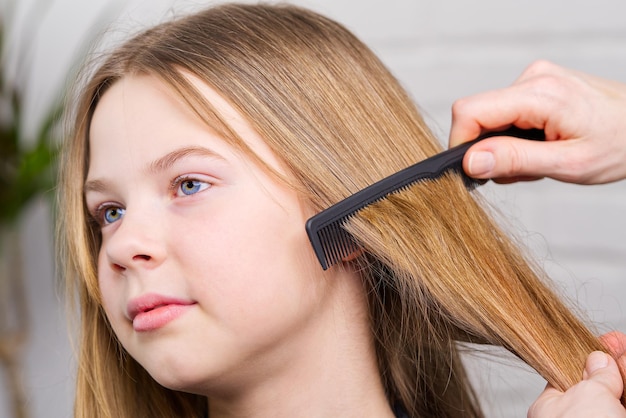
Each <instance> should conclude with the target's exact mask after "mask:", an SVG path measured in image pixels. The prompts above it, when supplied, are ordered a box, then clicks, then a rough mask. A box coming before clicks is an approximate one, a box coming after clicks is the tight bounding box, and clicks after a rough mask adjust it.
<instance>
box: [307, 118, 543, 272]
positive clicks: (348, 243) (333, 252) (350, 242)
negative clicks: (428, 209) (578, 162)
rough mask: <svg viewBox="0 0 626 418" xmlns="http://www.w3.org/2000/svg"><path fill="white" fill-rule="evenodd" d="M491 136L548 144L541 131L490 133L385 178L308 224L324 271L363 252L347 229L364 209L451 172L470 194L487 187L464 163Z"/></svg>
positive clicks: (308, 221)
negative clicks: (460, 177)
mask: <svg viewBox="0 0 626 418" xmlns="http://www.w3.org/2000/svg"><path fill="white" fill-rule="evenodd" d="M491 136H513V137H518V138H524V139H532V140H539V141H541V140H545V133H544V132H543V130H540V129H520V128H517V127H515V126H512V127H510V128H508V129H506V130H504V131H499V132H487V133H485V134H482V135H481V136H480V137H478V138H476V139H475V140H473V141H471V142H466V143H464V144H461V145H458V146H456V147H454V148H450V149H449V150H447V151H443V152H441V153H439V154H437V155H434V156H432V157H430V158H427V159H425V160H423V161H420V162H419V163H417V164H413V165H412V166H410V167H407V168H405V169H404V170H401V171H399V172H397V173H395V174H392V175H390V176H389V177H385V178H384V179H382V180H380V181H378V182H376V183H374V184H371V185H369V186H367V187H366V188H364V189H363V190H360V191H358V192H356V193H355V194H353V195H351V196H348V197H347V198H345V199H343V200H341V201H339V202H337V203H336V204H334V205H332V206H330V207H329V208H327V209H325V210H323V211H321V212H320V213H318V214H317V215H315V216H313V217H311V218H310V219H309V220H307V222H306V231H307V234H308V236H309V240H310V241H311V245H312V246H313V250H314V251H315V255H316V256H317V258H318V260H319V262H320V264H321V265H322V268H323V269H324V270H326V269H328V268H329V267H330V266H332V265H333V264H336V263H338V262H339V261H341V260H342V259H344V258H346V257H348V256H350V255H351V254H352V253H354V252H355V251H358V250H359V246H358V245H357V243H356V242H355V240H354V238H353V237H352V236H351V235H350V234H349V233H348V232H347V231H346V230H345V229H344V225H345V224H346V222H347V221H348V220H349V219H350V218H351V217H352V216H354V215H355V214H356V213H357V212H358V211H360V210H361V209H363V208H364V207H366V206H368V205H371V204H372V203H374V202H377V201H379V200H381V199H384V198H385V197H387V196H388V195H390V194H392V193H397V192H399V191H402V190H405V189H407V188H408V187H410V186H411V185H413V184H415V183H417V182H418V181H422V180H425V179H435V178H438V177H440V176H441V175H442V174H443V173H445V172H447V171H458V172H459V173H460V174H461V175H462V176H463V179H464V180H465V186H466V187H467V188H468V189H470V190H471V189H474V188H475V187H476V186H479V185H481V184H484V183H485V180H476V179H472V178H470V177H468V176H467V175H466V174H465V173H464V171H463V167H462V161H463V157H464V156H465V153H466V152H467V150H468V149H469V148H470V147H471V146H472V145H474V144H475V143H476V142H478V141H480V140H482V139H485V138H488V137H491Z"/></svg>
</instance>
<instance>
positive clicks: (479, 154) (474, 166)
mask: <svg viewBox="0 0 626 418" xmlns="http://www.w3.org/2000/svg"><path fill="white" fill-rule="evenodd" d="M495 165H496V159H495V158H494V156H493V154H492V153H490V152H487V151H476V152H472V153H470V156H469V167H468V169H469V173H468V174H470V175H473V176H480V175H482V174H487V173H489V172H490V171H491V170H493V167H494V166H495Z"/></svg>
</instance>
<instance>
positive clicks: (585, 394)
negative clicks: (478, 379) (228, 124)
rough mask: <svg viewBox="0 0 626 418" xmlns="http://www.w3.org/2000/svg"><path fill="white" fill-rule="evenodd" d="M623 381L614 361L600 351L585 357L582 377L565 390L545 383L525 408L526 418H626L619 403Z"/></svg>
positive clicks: (624, 411)
mask: <svg viewBox="0 0 626 418" xmlns="http://www.w3.org/2000/svg"><path fill="white" fill-rule="evenodd" d="M622 391H623V381H622V378H621V376H620V373H619V370H618V368H617V364H616V363H615V360H614V359H613V358H612V357H611V356H610V355H608V354H606V353H603V352H601V351H596V352H593V353H591V354H590V355H589V357H588V358H587V362H586V364H585V370H584V373H583V380H582V381H581V382H579V383H578V384H576V385H574V386H572V387H571V388H570V389H568V390H567V391H566V392H561V391H559V390H557V389H554V388H552V387H551V386H548V387H547V388H546V390H544V391H543V393H542V394H541V396H539V398H538V399H537V401H535V403H534V404H533V405H532V406H531V407H530V409H529V411H528V418H588V417H596V416H598V417H599V416H602V417H607V418H609V417H611V418H626V409H624V407H623V406H622V404H621V403H620V397H621V394H622Z"/></svg>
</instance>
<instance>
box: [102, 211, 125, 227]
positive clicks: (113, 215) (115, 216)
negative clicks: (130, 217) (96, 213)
mask: <svg viewBox="0 0 626 418" xmlns="http://www.w3.org/2000/svg"><path fill="white" fill-rule="evenodd" d="M124 212H126V209H122V208H118V207H115V206H109V207H108V208H104V209H103V210H102V212H101V213H102V221H103V223H104V224H105V225H108V224H112V223H113V222H117V221H119V220H120V219H122V216H124Z"/></svg>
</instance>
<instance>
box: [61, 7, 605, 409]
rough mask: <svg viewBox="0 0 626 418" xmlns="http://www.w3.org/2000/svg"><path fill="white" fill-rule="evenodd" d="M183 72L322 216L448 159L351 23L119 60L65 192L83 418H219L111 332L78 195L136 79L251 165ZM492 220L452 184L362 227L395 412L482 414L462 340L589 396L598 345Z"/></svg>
mask: <svg viewBox="0 0 626 418" xmlns="http://www.w3.org/2000/svg"><path fill="white" fill-rule="evenodd" d="M182 72H187V73H190V74H193V75H195V76H196V77H198V78H200V79H201V80H203V81H204V82H206V83H207V84H208V85H209V86H211V87H212V88H214V89H215V90H216V91H218V92H219V93H220V94H221V95H222V96H223V97H224V98H226V99H227V100H228V101H229V103H230V104H231V105H232V106H233V107H235V109H236V110H237V111H238V112H240V114H241V115H243V117H245V118H246V119H247V120H248V121H249V122H250V124H251V125H252V126H253V128H254V129H255V130H256V131H257V132H258V133H259V134H260V135H261V136H262V137H263V138H264V139H265V140H266V141H267V143H268V145H269V146H270V147H271V148H272V150H273V151H274V152H275V153H276V155H278V156H280V157H281V158H282V159H283V160H284V162H285V164H286V165H287V167H288V168H289V170H290V174H293V178H290V179H284V180H286V181H289V182H290V183H291V184H292V185H293V186H294V187H296V188H297V189H298V190H299V191H300V193H302V195H303V197H304V198H305V199H306V200H307V201H308V202H309V203H310V205H311V206H312V207H313V208H314V209H318V210H321V209H323V208H325V207H327V206H329V205H331V204H333V203H335V202H337V201H339V200H341V199H343V198H344V197H346V196H349V195H350V194H352V193H354V192H356V191H357V190H359V189H361V188H363V187H365V186H366V185H368V184H370V183H372V182H374V181H376V180H379V179H380V178H382V177H385V176H387V175H389V174H391V173H393V172H395V171H398V170H399V169H401V168H404V167H405V166H407V165H409V164H412V163H414V162H416V161H419V160H421V159H424V158H426V157H427V156H429V155H432V154H434V153H435V152H437V151H439V149H440V146H439V145H438V143H437V141H436V139H435V138H434V137H433V136H432V134H431V133H430V132H429V130H428V129H427V127H426V124H425V123H424V121H423V120H422V119H421V117H420V115H419V112H418V111H417V110H416V107H415V106H414V104H413V103H412V101H411V99H410V98H409V97H408V96H407V94H406V92H405V91H404V90H403V89H402V88H401V86H400V85H399V83H398V82H397V81H396V80H395V79H394V77H393V76H392V75H391V74H390V72H389V71H388V70H387V69H386V68H385V67H384V66H383V65H382V64H381V62H380V61H379V60H378V59H377V58H376V57H375V55H374V54H373V53H372V52H371V51H370V50H369V49H368V48H367V47H366V46H365V45H363V44H362V43H361V42H360V41H359V40H357V39H356V38H355V37H354V36H353V35H352V34H351V33H350V32H349V31H347V30H346V29H345V28H344V27H342V26H341V25H339V24H338V23H336V22H333V21H332V20H329V19H327V18H324V17H322V16H320V15H318V14H316V13H313V12H310V11H307V10H304V9H301V8H297V7H294V6H287V5H281V6H268V5H236V4H232V5H221V6H217V7H214V8H211V9H207V10H206V11H202V12H199V13H195V14H192V15H189V16H187V17H183V18H179V19H177V20H174V21H171V22H168V23H163V24H160V25H158V26H156V27H154V28H151V29H148V30H146V31H144V32H142V33H140V34H139V35H137V36H135V37H133V38H132V39H130V40H129V41H127V42H126V43H124V44H123V45H121V46H120V47H118V48H117V49H116V50H115V51H113V52H112V53H111V54H110V55H108V56H107V57H106V59H105V60H104V62H103V63H102V64H101V65H100V66H99V67H98V68H97V69H96V70H95V72H94V73H93V74H92V75H91V77H90V79H89V81H88V82H87V83H86V85H84V86H81V94H80V97H79V98H78V101H77V106H76V110H75V112H74V120H73V127H72V131H71V133H70V135H69V138H68V142H67V145H66V150H65V154H64V158H65V161H64V163H63V167H64V169H63V173H62V183H61V186H60V190H61V191H60V197H61V201H60V207H61V210H60V214H61V215H62V217H61V220H60V223H59V227H60V235H59V236H60V245H59V248H60V258H61V262H62V263H63V265H64V272H65V280H66V281H67V284H68V289H69V292H70V294H72V295H78V304H79V307H80V316H81V318H80V321H81V322H80V324H81V325H80V336H79V344H80V352H79V355H80V358H79V364H78V372H77V390H76V405H75V415H76V417H79V418H80V417H89V418H91V417H116V418H117V417H120V416H129V417H130V416H150V417H171V416H181V417H198V416H203V415H204V414H206V400H205V399H204V398H202V397H201V396H197V395H191V394H186V393H181V392H176V391H172V390H169V389H166V388H164V387H162V386H160V385H158V384H157V383H156V382H155V381H154V380H153V379H152V378H151V377H150V376H149V375H148V373H147V372H146V371H145V370H144V369H143V368H142V367H141V366H139V365H138V364H137V363H136V362H135V361H134V360H133V359H132V358H131V357H130V356H129V355H128V354H127V353H126V352H125V350H124V349H123V347H122V346H121V345H120V343H119V342H118V341H117V339H116V337H115V335H114V333H113V332H112V330H111V328H110V327H109V325H108V322H107V319H106V315H105V313H104V311H103V309H102V306H101V303H100V294H99V289H98V281H97V271H96V259H97V254H98V250H99V246H100V237H99V233H98V230H97V229H96V228H94V227H93V225H91V224H90V222H89V218H88V215H87V212H86V210H85V204H84V198H83V182H84V180H85V177H86V173H87V170H88V165H89V161H88V135H89V124H90V120H91V116H92V114H93V111H94V109H95V107H96V106H97V103H98V99H99V97H100V96H101V95H102V94H103V93H104V92H105V91H106V89H107V88H108V86H110V85H111V84H113V83H115V82H116V80H118V79H120V78H122V77H124V76H125V75H129V74H149V75H152V76H155V77H158V78H160V79H161V80H162V81H164V82H165V83H166V84H167V85H168V86H170V87H171V89H172V90H173V91H175V92H177V93H178V94H179V95H180V97H181V98H182V99H183V100H184V101H185V102H186V103H187V104H188V105H189V106H190V108H192V109H193V110H194V111H195V112H196V114H197V115H198V117H199V118H201V119H202V120H204V121H205V122H206V123H207V124H208V125H209V126H211V127H212V128H213V129H216V130H217V131H218V132H219V133H220V134H221V135H222V136H223V137H224V139H226V140H227V141H230V142H231V143H232V144H234V145H235V146H237V147H240V148H241V149H242V150H244V151H246V152H248V153H250V154H251V155H252V153H251V151H250V150H248V149H247V148H246V146H245V144H244V143H243V141H242V140H241V139H240V138H237V136H236V134H235V133H234V132H233V131H232V130H231V129H230V128H229V126H228V124H227V123H226V122H224V121H223V120H221V119H220V117H219V116H218V114H217V112H215V111H214V109H212V108H211V106H210V104H209V103H207V102H206V100H205V99H204V97H203V96H202V95H201V94H200V93H199V92H198V91H197V90H196V89H194V88H193V86H192V85H191V84H190V83H189V81H188V80H187V79H186V78H185V77H184V76H183V74H182ZM259 162H260V163H262V161H259ZM482 207H483V206H482V205H481V204H479V203H477V198H476V197H475V196H472V195H471V194H470V193H469V192H468V191H467V190H466V189H465V187H464V186H463V184H462V181H461V180H460V179H459V178H458V176H454V175H452V176H447V177H445V178H442V179H439V180H437V181H430V182H425V183H423V184H418V185H416V186H414V187H412V188H410V189H409V190H406V191H404V192H402V193H398V194H397V195H394V196H392V197H390V198H388V199H386V200H384V201H382V202H380V203H377V204H376V205H373V206H371V207H369V208H367V209H366V210H363V211H362V212H360V213H359V214H358V216H357V217H355V219H354V220H353V222H352V223H351V224H350V225H349V228H350V229H351V231H352V233H353V235H354V236H355V238H356V239H357V240H358V241H359V242H361V244H362V246H363V248H364V249H365V251H364V255H362V256H361V257H359V258H358V259H357V260H356V261H355V263H357V264H358V266H359V268H360V271H361V272H362V275H363V280H364V284H365V286H366V290H367V292H368V295H369V296H370V297H369V301H370V311H371V321H372V330H373V334H374V337H375V341H376V349H377V354H378V361H379V367H380V372H381V378H382V380H383V382H384V383H385V387H386V390H387V394H388V396H389V399H390V402H400V403H401V404H403V405H404V407H405V408H406V409H407V411H408V413H409V415H410V416H413V417H417V416H429V417H430V416H432V417H459V416H466V417H480V416H482V413H481V412H480V407H479V405H478V402H477V400H476V397H475V395H474V393H473V392H472V389H471V387H470V385H469V383H468V381H467V377H466V375H465V371H464V369H463V366H462V364H461V362H460V359H459V350H458V344H457V341H469V342H479V343H489V344H497V345H502V346H504V347H505V348H507V349H508V350H510V351H512V352H513V353H515V354H516V355H517V356H519V357H520V358H521V359H522V360H524V361H525V362H527V363H528V364H530V365H531V366H532V367H534V368H535V369H536V370H538V372H539V373H540V374H541V375H542V376H544V377H545V378H546V379H547V380H548V381H549V382H550V383H552V384H554V385H555V386H557V387H559V388H567V387H569V386H570V385H572V384H573V383H574V382H576V381H577V380H578V379H579V378H580V374H581V371H582V367H583V364H584V360H585V357H586V355H587V354H588V353H589V352H591V351H593V350H595V349H600V348H601V347H600V344H599V343H598V342H597V341H596V339H595V338H594V336H593V335H592V334H591V333H590V332H589V331H588V330H587V329H586V328H585V327H584V326H583V325H582V324H581V323H580V322H579V320H577V319H576V318H575V317H574V316H573V315H572V314H571V313H570V312H569V311H568V310H567V308H566V307H565V306H564V305H563V304H562V303H561V302H560V301H559V300H558V298H557V297H556V296H555V295H554V294H553V293H552V292H551V291H550V290H549V289H548V287H547V286H546V285H544V284H543V283H542V282H541V280H540V279H539V278H538V277H537V274H536V273H535V272H534V271H533V269H532V268H531V267H530V266H529V264H528V262H527V261H526V260H525V259H524V258H523V257H522V256H521V255H520V251H519V249H518V248H517V247H516V246H515V245H513V244H512V243H511V242H510V240H509V239H508V238H507V236H506V234H505V233H503V232H502V231H500V229H499V228H498V227H497V225H495V223H494V222H493V221H491V219H490V217H489V216H488V215H487V214H486V213H485V212H484V210H483V209H482ZM303 228H304V226H303Z"/></svg>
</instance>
